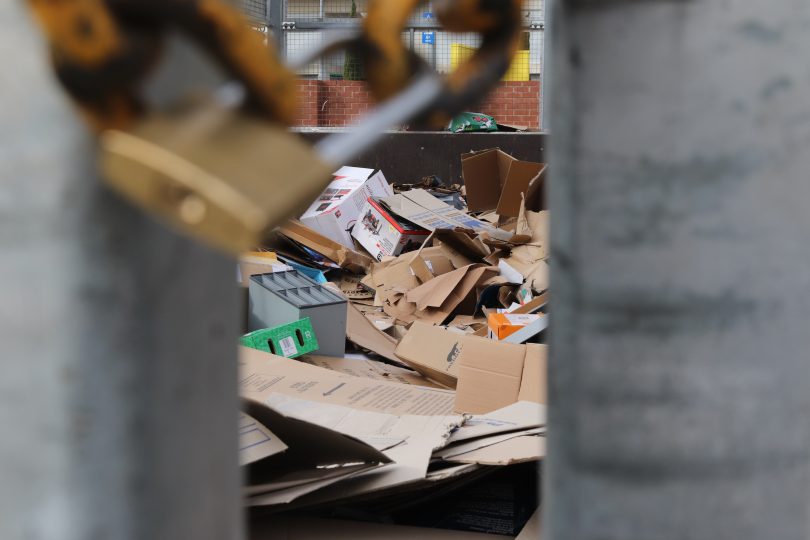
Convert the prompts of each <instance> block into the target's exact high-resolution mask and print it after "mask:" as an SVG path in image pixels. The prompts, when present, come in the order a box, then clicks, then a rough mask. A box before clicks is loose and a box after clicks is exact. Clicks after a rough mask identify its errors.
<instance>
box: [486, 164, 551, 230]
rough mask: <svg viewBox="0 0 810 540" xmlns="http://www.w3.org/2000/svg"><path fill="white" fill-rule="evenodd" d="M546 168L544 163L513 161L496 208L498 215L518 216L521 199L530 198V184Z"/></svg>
mask: <svg viewBox="0 0 810 540" xmlns="http://www.w3.org/2000/svg"><path fill="white" fill-rule="evenodd" d="M544 170H545V165H544V164H543V163H535V162H532V161H513V162H512V163H511V164H510V166H509V172H508V173H507V176H506V180H505V182H504V185H503V190H502V191H501V196H500V199H499V201H498V207H497V208H496V209H495V211H496V212H497V213H498V215H500V216H508V217H518V214H519V213H520V203H521V201H522V200H523V198H524V197H527V198H528V193H529V186H531V185H532V184H533V183H534V182H535V181H537V180H538V178H539V177H540V173H541V172H542V171H544ZM538 186H539V184H538ZM536 189H538V187H537V186H535V190H536Z"/></svg>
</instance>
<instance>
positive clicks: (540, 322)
mask: <svg viewBox="0 0 810 540" xmlns="http://www.w3.org/2000/svg"><path fill="white" fill-rule="evenodd" d="M487 326H488V327H489V334H488V335H489V338H490V339H494V340H496V341H503V342H505V343H525V342H526V341H528V340H529V339H531V338H533V337H534V336H536V335H537V334H539V333H540V332H542V331H543V330H545V329H546V328H547V327H548V316H547V315H545V314H544V313H533V314H519V313H490V314H489V316H488V317H487Z"/></svg>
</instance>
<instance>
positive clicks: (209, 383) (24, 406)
mask: <svg viewBox="0 0 810 540" xmlns="http://www.w3.org/2000/svg"><path fill="white" fill-rule="evenodd" d="M0 51H2V53H3V66H2V70H0V103H2V107H0V115H2V119H3V121H2V124H0V126H1V127H0V180H1V181H2V184H0V538H2V539H3V540H23V539H24V540H46V539H47V540H119V539H120V540H146V539H148V540H191V539H194V540H223V539H227V540H230V539H239V538H241V537H242V526H241V517H240V507H239V487H238V486H239V478H238V465H237V456H236V408H237V401H236V399H237V398H236V395H237V394H236V369H237V366H236V360H235V346H234V344H235V337H236V332H237V326H236V325H237V321H238V314H237V297H236V291H235V289H234V280H235V274H234V272H235V270H234V266H233V263H232V261H230V260H227V259H226V258H223V257H221V256H219V255H216V254H214V253H211V252H210V251H208V250H207V249H204V248H202V247H200V246H198V245H196V244H195V243H192V242H190V241H188V240H186V239H184V238H181V237H178V236H176V235H175V234H172V233H170V232H168V231H167V230H166V229H164V228H163V227H162V226H160V225H158V224H156V223H154V222H153V221H152V220H151V219H150V218H148V217H146V216H144V215H142V214H141V213H140V212H138V211H136V210H134V209H133V208H131V207H129V206H128V205H127V204H125V203H124V202H122V201H121V200H119V199H118V198H117V197H115V196H113V195H111V194H110V193H108V192H106V191H105V190H104V189H102V187H101V185H100V183H99V181H98V179H97V178H96V176H95V166H94V157H93V152H94V149H95V145H94V142H93V141H92V140H91V137H90V136H89V134H88V133H87V132H86V131H85V129H84V127H83V125H82V124H81V123H80V122H79V120H78V117H77V115H76V114H75V111H74V110H72V107H70V106H69V105H68V103H67V101H66V99H65V97H64V95H63V94H62V93H61V91H60V90H59V89H58V88H57V86H56V85H55V83H54V80H53V78H52V76H51V73H50V72H49V69H48V66H47V65H46V59H47V53H46V51H45V50H44V48H43V46H42V42H41V37H40V35H39V33H38V31H36V30H35V29H34V28H33V27H32V25H31V23H30V20H29V17H28V15H27V13H25V12H24V3H23V2H2V3H0ZM193 66H194V63H193V62H192V63H175V64H174V66H173V68H171V67H170V68H169V69H168V73H170V74H172V75H170V77H174V82H175V83H177V82H179V81H181V80H183V81H188V80H197V79H196V78H195V75H198V74H199V71H195V68H194V67H193Z"/></svg>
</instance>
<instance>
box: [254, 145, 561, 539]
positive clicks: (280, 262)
mask: <svg viewBox="0 0 810 540" xmlns="http://www.w3.org/2000/svg"><path fill="white" fill-rule="evenodd" d="M462 170H463V176H464V187H463V189H462V190H461V191H460V193H459V192H458V191H456V190H433V189H422V188H421V187H418V188H415V189H408V190H398V192H397V193H395V192H394V190H393V189H392V188H391V186H390V185H389V183H388V182H387V180H386V179H385V177H384V176H383V174H382V172H380V171H373V170H369V169H360V168H355V167H344V168H342V169H340V170H339V171H337V172H336V173H335V180H334V182H332V184H331V185H330V186H329V187H328V188H327V189H326V190H325V191H324V193H323V194H322V195H321V197H320V198H319V199H318V200H317V201H315V202H314V203H313V204H312V206H311V207H310V209H309V210H308V211H307V212H306V213H304V214H303V215H302V216H301V217H300V219H297V220H291V221H290V222H288V223H287V224H285V225H284V226H282V227H279V228H278V229H277V230H276V231H275V232H274V234H273V236H272V238H270V239H269V240H268V242H267V244H266V245H265V246H263V247H262V248H260V249H259V250H257V251H256V252H254V253H251V254H245V255H244V256H243V257H242V258H241V259H240V264H239V272H238V276H239V281H240V283H241V285H242V286H243V287H244V289H245V291H246V292H245V294H246V296H247V298H246V305H247V310H246V319H245V333H246V335H245V337H244V338H243V339H242V344H243V348H242V349H241V360H240V362H241V394H242V397H243V399H244V403H243V405H244V407H243V413H242V414H243V416H242V420H241V426H240V428H241V450H240V454H241V458H242V463H243V465H244V467H245V471H246V486H245V492H244V496H245V504H246V505H247V506H248V507H249V508H250V509H251V515H252V516H254V517H255V518H256V519H259V520H260V516H263V515H266V514H272V515H273V516H276V518H274V519H277V518H278V514H284V515H285V516H287V517H285V518H284V519H286V520H287V521H285V522H284V523H286V524H287V525H285V527H287V528H286V529H285V533H283V534H282V536H281V537H284V538H295V537H296V535H299V536H300V537H302V538H303V537H305V536H306V537H312V538H318V537H320V536H317V535H314V534H315V533H313V532H312V531H311V530H310V529H311V528H312V527H313V526H315V525H313V523H322V524H324V528H325V531H328V529H329V526H328V523H329V521H323V522H316V521H312V518H313V516H317V517H318V518H320V519H323V520H329V519H335V518H340V519H345V518H347V517H351V518H353V519H355V520H360V521H385V522H386V523H387V525H385V526H384V528H385V527H394V526H392V525H390V523H391V522H396V523H398V524H400V526H401V527H402V529H401V530H399V529H396V527H394V528H392V529H391V530H389V531H388V532H387V533H386V535H391V536H392V537H395V536H396V535H397V534H400V533H401V534H403V535H406V532H404V531H406V530H408V528H407V526H409V525H421V526H425V525H426V524H427V525H430V526H432V527H440V528H450V529H457V530H464V531H467V532H470V531H479V532H485V533H490V534H500V535H506V536H510V535H511V536H513V537H514V536H516V535H517V534H518V533H519V532H520V530H521V529H523V528H524V526H525V527H526V530H529V529H531V527H534V526H536V523H535V520H536V519H538V518H537V513H536V512H534V511H535V510H536V505H537V504H539V503H538V501H534V500H533V501H531V503H530V506H531V507H530V508H528V510H526V509H524V510H525V511H523V512H514V513H513V515H511V517H510V518H509V519H506V518H504V517H503V516H496V517H493V515H491V514H488V515H487V516H486V517H483V516H479V517H478V518H473V517H471V516H472V515H473V514H475V511H472V510H470V511H469V512H468V511H467V510H465V511H463V512H462V511H461V510H459V505H460V504H461V503H460V501H463V500H465V499H464V496H463V495H462V494H463V493H468V496H469V497H473V495H471V494H470V493H472V492H474V491H475V489H474V487H475V486H478V485H481V482H486V481H497V478H498V475H499V474H500V475H508V474H513V472H512V471H516V470H517V469H516V468H517V467H537V464H538V462H540V461H541V460H542V458H543V456H544V454H545V446H544V441H545V439H544V435H545V406H544V405H545V402H546V389H545V371H546V349H545V345H544V344H543V342H544V335H545V329H546V327H547V325H548V322H547V317H548V313H547V311H546V308H547V298H548V290H547V289H548V266H547V256H548V213H547V211H546V210H545V209H544V202H543V199H542V192H543V189H542V188H543V181H544V176H545V166H544V165H543V164H539V163H531V162H524V161H519V160H516V159H514V158H512V157H511V156H509V155H508V154H506V153H504V152H502V151H500V150H497V149H492V150H487V151H484V152H477V153H472V154H468V155H464V156H462ZM424 187H429V186H424ZM520 477H521V478H524V479H525V478H528V479H531V477H532V475H527V474H523V473H521V475H520ZM488 479H489V480H488ZM527 481H528V480H527ZM533 481H534V484H533V485H534V487H535V488H536V487H537V486H536V479H534V480H533ZM465 489H467V490H468V492H465V491H464V490H465ZM449 493H453V494H454V496H453V497H454V498H453V499H452V504H453V505H455V506H453V510H452V511H451V510H447V511H446V512H445V513H444V514H442V515H443V516H445V517H446V515H454V516H461V517H457V519H454V520H452V523H450V524H448V523H447V522H446V520H439V521H438V522H427V521H425V520H424V519H423V521H419V522H417V521H413V520H410V521H409V520H408V519H406V517H403V516H411V515H412V513H408V512H405V511H404V509H406V508H409V507H411V506H412V505H413V504H414V503H413V501H414V500H415V498H418V499H419V500H433V501H434V502H433V503H432V504H433V508H439V507H441V504H450V503H449V502H448V500H447V496H448V494H449ZM441 497H445V498H444V499H442V498H441ZM522 499H526V497H525V496H523V497H522ZM442 501H444V502H442ZM518 502H519V501H518ZM502 503H503V502H502ZM516 504H517V502H516V501H514V500H513V501H511V503H509V504H506V503H503V505H506V506H508V507H509V508H517V507H518V506H520V505H517V506H516ZM510 505H511V506H510ZM532 505H533V506H532ZM461 506H464V505H461ZM468 507H469V508H473V507H475V508H479V509H480V507H481V502H480V501H478V500H476V502H470V503H469V505H468ZM465 508H467V507H465ZM499 511H500V510H498V512H499ZM429 513H431V512H429V511H427V510H425V511H424V512H420V515H422V516H423V517H424V516H425V515H426V514H429ZM496 513H497V512H496ZM532 514H535V515H534V517H533V518H532V520H531V521H530V520H529V517H530V516H531V515H532ZM301 515H305V516H307V518H306V519H304V521H296V519H299V517H300V516H301ZM293 516H298V517H293ZM443 519H444V518H443ZM493 523H496V524H500V525H497V526H496V525H493ZM527 523H528V525H527ZM487 524H488V525H487ZM358 527H359V529H358V531H357V536H356V537H362V530H364V527H370V528H369V529H368V530H369V531H374V534H380V535H381V536H382V534H381V532H380V531H381V529H379V527H383V525H380V524H377V525H376V526H372V525H371V524H366V525H358ZM316 528H317V527H316ZM259 530H261V528H258V529H256V531H259ZM307 531H308V532H307ZM397 531H399V532H397ZM433 533H435V535H436V536H435V537H436V538H442V537H444V536H442V535H441V534H440V533H439V532H436V531H433ZM433 533H431V534H433ZM256 534H259V536H255V535H254V536H255V537H256V538H274V537H275V536H273V534H281V533H278V531H276V532H273V533H272V534H271V533H269V532H264V533H261V534H260V533H258V532H257V533H256ZM369 534H371V533H369ZM327 536H328V535H327ZM327 536H324V537H327ZM403 537H405V536H403ZM448 537H454V538H455V537H458V536H448ZM471 537H477V536H471Z"/></svg>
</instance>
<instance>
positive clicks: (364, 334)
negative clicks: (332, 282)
mask: <svg viewBox="0 0 810 540" xmlns="http://www.w3.org/2000/svg"><path fill="white" fill-rule="evenodd" d="M346 337H348V338H349V340H350V341H351V342H352V343H355V344H357V345H359V346H360V347H363V348H364V349H368V350H370V351H372V352H374V353H376V354H379V355H380V356H382V357H383V358H387V359H388V360H391V361H393V362H396V363H399V360H398V359H397V357H396V356H394V349H395V348H396V346H397V340H395V339H394V338H392V337H391V336H389V335H388V334H386V333H385V332H382V331H380V330H378V329H377V327H376V326H374V323H372V322H371V321H369V320H368V319H367V318H366V317H364V316H363V314H362V313H360V311H358V309H357V308H356V307H354V306H353V305H352V304H351V302H349V304H348V312H347V319H346Z"/></svg>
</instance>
